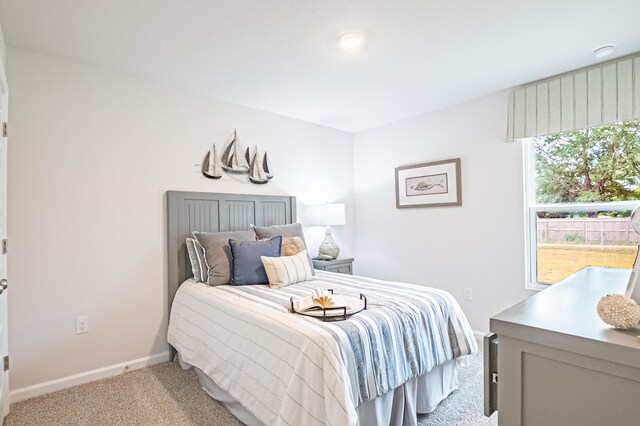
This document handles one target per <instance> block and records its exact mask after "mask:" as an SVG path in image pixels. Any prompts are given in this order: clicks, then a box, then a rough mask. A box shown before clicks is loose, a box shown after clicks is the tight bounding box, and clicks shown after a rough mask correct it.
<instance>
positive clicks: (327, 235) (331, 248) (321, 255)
mask: <svg viewBox="0 0 640 426" xmlns="http://www.w3.org/2000/svg"><path fill="white" fill-rule="evenodd" d="M339 254H340V247H338V245H337V244H336V242H335V240H334V239H333V235H331V228H330V227H329V226H327V228H326V229H325V231H324V241H322V243H321V244H320V247H319V248H318V257H316V259H320V260H333V259H335V258H336V257H338V255H339Z"/></svg>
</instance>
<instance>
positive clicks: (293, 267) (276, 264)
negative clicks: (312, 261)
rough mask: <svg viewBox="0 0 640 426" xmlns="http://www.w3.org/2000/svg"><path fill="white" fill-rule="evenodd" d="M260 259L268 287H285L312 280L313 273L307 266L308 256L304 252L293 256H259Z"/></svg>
mask: <svg viewBox="0 0 640 426" xmlns="http://www.w3.org/2000/svg"><path fill="white" fill-rule="evenodd" d="M261 259H262V264H263V265H264V269H265V271H267V278H268V279H269V287H272V288H278V287H285V286H288V285H290V284H295V283H299V282H302V281H309V280H312V279H313V271H312V270H311V267H310V266H309V255H308V254H307V251H306V250H302V251H301V252H300V253H298V254H296V255H294V256H280V257H266V256H261Z"/></svg>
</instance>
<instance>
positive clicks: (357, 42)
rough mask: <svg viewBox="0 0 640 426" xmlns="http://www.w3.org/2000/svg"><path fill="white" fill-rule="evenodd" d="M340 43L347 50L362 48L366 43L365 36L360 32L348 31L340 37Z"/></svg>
mask: <svg viewBox="0 0 640 426" xmlns="http://www.w3.org/2000/svg"><path fill="white" fill-rule="evenodd" d="M338 45H339V46H340V47H341V48H343V49H345V50H355V49H360V48H361V47H362V46H363V45H364V36H363V35H362V34H360V33H347V34H343V35H341V36H340V37H338Z"/></svg>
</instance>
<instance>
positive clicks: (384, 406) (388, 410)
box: [178, 353, 458, 426]
mask: <svg viewBox="0 0 640 426" xmlns="http://www.w3.org/2000/svg"><path fill="white" fill-rule="evenodd" d="M178 361H179V362H180V366H181V367H182V368H184V369H185V370H187V369H189V368H193V369H194V370H195V372H196V375H197V376H198V381H199V382H200V385H201V386H202V388H203V389H204V391H205V392H207V393H208V394H209V395H210V396H211V397H212V398H213V399H215V400H218V401H220V402H222V403H223V404H224V405H225V407H227V410H229V412H230V413H231V414H233V415H234V416H235V417H237V418H238V420H240V421H241V422H242V423H244V424H246V425H248V426H264V424H263V423H262V422H260V420H258V419H257V418H256V417H255V416H254V415H253V414H251V413H250V412H249V411H248V410H246V409H245V408H244V407H243V406H242V404H240V402H238V401H237V400H235V399H234V398H233V397H231V396H230V395H229V394H228V393H227V392H225V391H224V390H223V389H221V388H220V387H219V386H218V385H217V384H216V383H215V382H214V381H213V379H211V378H210V377H209V376H207V375H206V374H205V373H204V372H203V371H202V370H200V369H199V368H198V367H195V366H192V365H190V364H188V363H186V362H184V361H183V360H182V357H181V356H180V354H179V353H178ZM457 382H458V366H457V362H456V360H451V361H447V362H445V363H444V364H441V365H438V366H436V367H434V368H433V369H432V370H431V371H429V372H428V373H426V374H424V375H422V376H420V377H416V378H415V379H412V380H409V381H408V382H407V383H405V384H404V385H402V386H399V387H397V388H395V389H394V390H392V391H389V392H387V393H385V394H383V395H380V396H379V397H378V398H375V399H372V400H371V401H367V402H365V403H364V404H362V405H360V406H359V407H357V412H358V423H359V425H362V426H369V425H385V426H386V425H390V426H417V424H418V419H417V414H426V413H431V412H433V410H435V409H436V407H437V406H438V404H439V403H440V402H441V401H442V400H444V399H445V398H446V397H447V396H448V395H449V394H450V393H451V392H453V391H454V390H456V389H457V388H458V383H457Z"/></svg>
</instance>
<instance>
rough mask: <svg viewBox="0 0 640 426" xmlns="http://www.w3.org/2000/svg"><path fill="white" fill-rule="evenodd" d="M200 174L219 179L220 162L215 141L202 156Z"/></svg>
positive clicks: (220, 171)
mask: <svg viewBox="0 0 640 426" xmlns="http://www.w3.org/2000/svg"><path fill="white" fill-rule="evenodd" d="M202 174H203V175H204V177H207V178H209V179H220V178H221V177H222V163H221V162H220V158H218V150H217V149H216V144H215V143H214V144H213V145H212V146H211V149H210V150H209V152H207V154H206V155H205V156H204V160H202Z"/></svg>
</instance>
